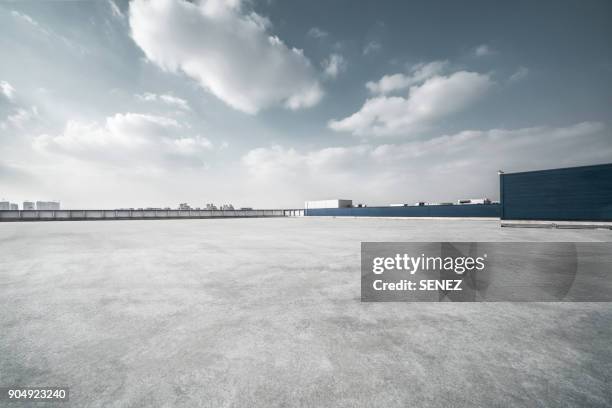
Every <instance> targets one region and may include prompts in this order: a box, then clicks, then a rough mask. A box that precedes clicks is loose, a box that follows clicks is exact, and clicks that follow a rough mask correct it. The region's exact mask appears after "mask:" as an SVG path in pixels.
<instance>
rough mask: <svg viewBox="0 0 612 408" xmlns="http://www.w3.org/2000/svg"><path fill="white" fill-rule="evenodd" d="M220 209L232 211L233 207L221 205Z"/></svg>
mask: <svg viewBox="0 0 612 408" xmlns="http://www.w3.org/2000/svg"><path fill="white" fill-rule="evenodd" d="M221 209H222V210H228V211H232V210H233V209H234V206H233V205H231V204H223V205H222V206H221Z"/></svg>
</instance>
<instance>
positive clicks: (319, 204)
mask: <svg viewBox="0 0 612 408" xmlns="http://www.w3.org/2000/svg"><path fill="white" fill-rule="evenodd" d="M352 206H353V200H318V201H306V202H305V203H304V208H305V209H307V210H308V209H311V208H348V207H352Z"/></svg>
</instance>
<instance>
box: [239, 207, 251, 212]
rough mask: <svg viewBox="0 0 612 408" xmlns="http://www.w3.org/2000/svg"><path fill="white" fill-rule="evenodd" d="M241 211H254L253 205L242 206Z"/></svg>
mask: <svg viewBox="0 0 612 408" xmlns="http://www.w3.org/2000/svg"><path fill="white" fill-rule="evenodd" d="M240 210H241V211H253V207H240Z"/></svg>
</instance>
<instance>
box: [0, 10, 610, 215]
mask: <svg viewBox="0 0 612 408" xmlns="http://www.w3.org/2000/svg"><path fill="white" fill-rule="evenodd" d="M611 21H612V3H610V2H609V1H597V0H592V1H588V2H578V1H563V0H562V1H538V2H533V1H514V2H501V1H499V2H497V1H464V2H452V1H435V0H434V1H418V2H416V1H382V2H380V1H365V0H363V1H360V2H358V3H357V2H355V1H349V0H335V1H308V2H304V1H288V0H287V1H285V0H283V1H280V0H267V1H264V0H261V1H259V0H250V1H249V0H201V1H192V2H186V1H180V0H179V1H174V0H152V1H144V0H133V1H130V2H127V1H118V0H108V1H90V2H89V1H82V2H75V1H66V2H63V1H54V2H41V1H19V2H12V1H2V2H0V199H7V200H10V201H11V202H18V203H21V202H22V201H24V200H59V201H61V203H62V207H64V208H122V207H135V208H136V207H166V206H169V207H176V206H177V205H178V203H181V202H188V203H189V204H191V205H192V206H194V207H204V206H205V204H206V203H215V204H217V205H219V204H223V203H232V204H234V206H236V207H240V206H248V207H256V208H301V207H302V206H303V203H304V201H305V200H317V199H333V198H342V199H352V200H353V201H354V203H364V204H367V205H388V204H390V203H414V202H418V201H426V202H431V203H433V202H446V201H455V200H458V199H461V198H478V197H489V198H491V199H494V200H495V199H498V198H499V186H498V170H503V171H505V172H512V171H526V170H537V169H546V168H556V167H569V166H574V165H587V164H599V163H609V162H612V133H611V127H612V123H611V118H612V80H611V78H612V47H610V39H611V38H612V23H611Z"/></svg>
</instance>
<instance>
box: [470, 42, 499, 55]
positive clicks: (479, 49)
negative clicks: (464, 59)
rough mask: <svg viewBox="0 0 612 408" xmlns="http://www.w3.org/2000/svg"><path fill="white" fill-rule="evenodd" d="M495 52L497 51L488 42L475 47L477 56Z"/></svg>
mask: <svg viewBox="0 0 612 408" xmlns="http://www.w3.org/2000/svg"><path fill="white" fill-rule="evenodd" d="M494 53H495V51H493V49H492V48H491V47H489V46H488V45H486V44H481V45H479V46H478V47H476V48H475V49H474V55H476V56H477V57H485V56H487V55H492V54H494Z"/></svg>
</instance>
